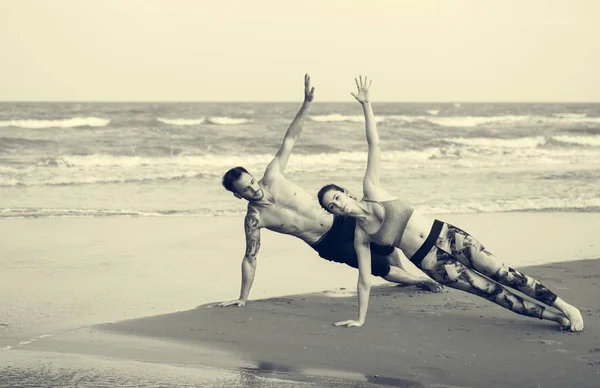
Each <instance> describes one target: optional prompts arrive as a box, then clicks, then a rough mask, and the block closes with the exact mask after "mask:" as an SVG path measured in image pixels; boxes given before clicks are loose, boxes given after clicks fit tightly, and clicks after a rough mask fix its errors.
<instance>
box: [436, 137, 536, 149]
mask: <svg viewBox="0 0 600 388" xmlns="http://www.w3.org/2000/svg"><path fill="white" fill-rule="evenodd" d="M442 141H444V142H447V143H453V144H460V145H465V146H471V147H484V148H536V147H539V146H540V145H543V144H546V138H544V137H543V136H535V137H521V138H514V139H500V138H491V137H457V138H446V139H442Z"/></svg>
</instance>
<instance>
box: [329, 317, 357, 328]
mask: <svg viewBox="0 0 600 388" xmlns="http://www.w3.org/2000/svg"><path fill="white" fill-rule="evenodd" d="M363 324H364V322H360V321H355V320H353V319H350V320H347V321H340V322H336V323H334V324H333V326H346V327H361V326H362V325H363Z"/></svg>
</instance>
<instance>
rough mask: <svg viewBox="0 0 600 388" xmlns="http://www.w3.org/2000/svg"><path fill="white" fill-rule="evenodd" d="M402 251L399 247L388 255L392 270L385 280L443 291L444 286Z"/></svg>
mask: <svg viewBox="0 0 600 388" xmlns="http://www.w3.org/2000/svg"><path fill="white" fill-rule="evenodd" d="M400 253H401V252H400V251H399V250H398V249H394V252H393V253H391V254H389V255H388V256H386V258H387V261H388V264H389V265H390V272H389V273H388V275H387V276H385V277H384V279H385V280H387V281H388V282H392V283H399V284H402V285H413V286H417V287H419V288H422V289H424V290H427V291H431V292H441V291H442V290H443V289H444V286H442V285H441V284H439V283H438V282H436V281H435V280H433V279H432V278H430V277H429V276H427V275H426V274H425V273H424V272H423V271H421V270H420V269H419V268H417V267H416V266H415V265H414V264H412V263H410V261H409V260H408V259H407V258H406V256H404V255H401V254H400ZM407 263H410V265H411V267H412V268H411V271H410V272H409V270H408V269H409V268H408V267H409V266H408V265H407Z"/></svg>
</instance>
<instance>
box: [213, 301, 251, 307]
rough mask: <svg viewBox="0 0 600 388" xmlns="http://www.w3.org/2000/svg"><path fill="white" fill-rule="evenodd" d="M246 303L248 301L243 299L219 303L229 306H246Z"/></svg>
mask: <svg viewBox="0 0 600 388" xmlns="http://www.w3.org/2000/svg"><path fill="white" fill-rule="evenodd" d="M245 305H246V301H245V300H241V299H236V300H230V301H229V302H223V303H219V304H218V306H219V307H227V306H238V307H244V306H245Z"/></svg>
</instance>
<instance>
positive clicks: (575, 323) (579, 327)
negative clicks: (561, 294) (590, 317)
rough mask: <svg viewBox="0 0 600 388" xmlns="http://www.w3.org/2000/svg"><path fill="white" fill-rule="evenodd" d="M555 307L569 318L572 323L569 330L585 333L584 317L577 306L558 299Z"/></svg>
mask: <svg viewBox="0 0 600 388" xmlns="http://www.w3.org/2000/svg"><path fill="white" fill-rule="evenodd" d="M553 307H556V308H557V309H559V310H560V311H562V313H563V314H565V316H566V317H567V319H568V320H569V322H570V326H569V330H570V331H573V332H576V333H578V332H581V331H583V317H582V316H581V311H579V309H578V308H577V307H575V306H572V305H570V304H568V303H567V302H565V301H564V300H562V299H560V298H557V299H556V302H554V305H553Z"/></svg>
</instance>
